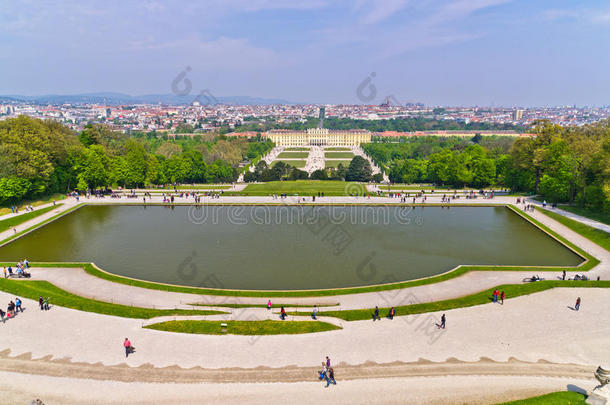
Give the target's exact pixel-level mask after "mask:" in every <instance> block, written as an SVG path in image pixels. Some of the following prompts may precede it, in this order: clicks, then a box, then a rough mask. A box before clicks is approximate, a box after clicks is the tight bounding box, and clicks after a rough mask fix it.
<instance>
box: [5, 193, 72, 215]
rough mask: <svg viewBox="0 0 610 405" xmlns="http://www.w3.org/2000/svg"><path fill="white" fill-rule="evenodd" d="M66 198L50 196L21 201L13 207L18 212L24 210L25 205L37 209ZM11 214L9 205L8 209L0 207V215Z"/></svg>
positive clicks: (57, 195) (59, 195)
mask: <svg viewBox="0 0 610 405" xmlns="http://www.w3.org/2000/svg"><path fill="white" fill-rule="evenodd" d="M65 198H66V196H65V195H63V194H52V195H50V196H47V197H44V198H41V199H39V200H28V201H22V202H20V203H19V204H15V206H17V207H19V210H20V211H21V210H23V209H25V206H26V205H31V206H32V207H38V206H39V205H44V204H47V203H50V202H52V201H59V200H63V199H65ZM10 213H11V205H9V206H8V207H0V215H5V214H10Z"/></svg>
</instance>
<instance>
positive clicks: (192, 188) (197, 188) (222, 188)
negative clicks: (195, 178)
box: [157, 184, 231, 192]
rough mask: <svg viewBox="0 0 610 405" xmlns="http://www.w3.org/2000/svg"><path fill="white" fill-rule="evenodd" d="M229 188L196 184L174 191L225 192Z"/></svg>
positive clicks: (180, 187) (171, 189)
mask: <svg viewBox="0 0 610 405" xmlns="http://www.w3.org/2000/svg"><path fill="white" fill-rule="evenodd" d="M230 188H231V186H227V185H224V186H215V185H213V184H210V185H200V184H196V185H194V186H178V187H176V189H178V190H187V191H188V190H227V189H230ZM173 190H174V189H173V188H170V189H167V191H170V192H171V191H173ZM157 192H159V191H157Z"/></svg>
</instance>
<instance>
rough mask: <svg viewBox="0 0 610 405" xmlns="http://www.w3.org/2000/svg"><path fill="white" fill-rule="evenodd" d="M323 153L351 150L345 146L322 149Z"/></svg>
mask: <svg viewBox="0 0 610 405" xmlns="http://www.w3.org/2000/svg"><path fill="white" fill-rule="evenodd" d="M324 150H325V151H350V150H352V149H351V148H348V147H345V146H332V147H330V148H324Z"/></svg>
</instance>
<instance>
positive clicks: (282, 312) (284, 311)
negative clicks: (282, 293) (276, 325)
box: [280, 307, 286, 321]
mask: <svg viewBox="0 0 610 405" xmlns="http://www.w3.org/2000/svg"><path fill="white" fill-rule="evenodd" d="M280 318H282V321H283V320H284V319H286V310H285V309H284V307H282V309H281V310H280Z"/></svg>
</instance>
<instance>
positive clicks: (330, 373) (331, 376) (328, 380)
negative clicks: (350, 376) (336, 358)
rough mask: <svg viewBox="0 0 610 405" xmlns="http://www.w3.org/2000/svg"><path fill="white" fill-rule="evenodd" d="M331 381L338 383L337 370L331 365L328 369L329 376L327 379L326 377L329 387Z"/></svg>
mask: <svg viewBox="0 0 610 405" xmlns="http://www.w3.org/2000/svg"><path fill="white" fill-rule="evenodd" d="M330 383H333V384H335V385H337V381H335V370H333V368H332V367H330V368H329V369H328V376H327V379H326V388H328V386H329V385H330Z"/></svg>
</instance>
